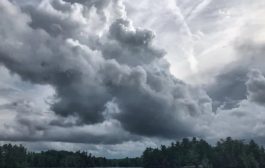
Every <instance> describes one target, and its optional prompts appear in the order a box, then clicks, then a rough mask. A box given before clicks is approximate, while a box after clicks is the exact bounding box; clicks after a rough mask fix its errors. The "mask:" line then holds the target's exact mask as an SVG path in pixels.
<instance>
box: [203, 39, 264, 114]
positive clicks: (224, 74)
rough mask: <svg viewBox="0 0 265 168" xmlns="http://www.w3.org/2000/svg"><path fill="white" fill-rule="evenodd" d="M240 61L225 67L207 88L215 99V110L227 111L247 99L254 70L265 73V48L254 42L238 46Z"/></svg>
mask: <svg viewBox="0 0 265 168" xmlns="http://www.w3.org/2000/svg"><path fill="white" fill-rule="evenodd" d="M236 51H237V55H238V59H237V60H236V61H234V62H232V63H230V64H228V65H226V66H225V67H224V70H222V71H221V72H220V73H219V74H218V75H217V76H216V77H215V82H214V83H213V84H210V85H208V86H207V87H206V90H207V92H208V94H209V96H210V97H211V98H212V99H213V102H214V104H213V106H214V109H216V108H218V107H220V106H222V108H225V109H231V108H233V107H236V106H237V105H238V103H239V102H240V101H242V100H245V99H246V98H247V94H248V92H247V91H248V88H247V85H246V82H247V81H248V80H249V79H248V73H249V71H251V70H252V69H258V70H259V71H261V72H265V69H264V66H263V65H262V64H263V59H264V51H265V47H264V45H263V44H258V43H255V42H252V41H244V42H242V43H240V44H237V46H236Z"/></svg>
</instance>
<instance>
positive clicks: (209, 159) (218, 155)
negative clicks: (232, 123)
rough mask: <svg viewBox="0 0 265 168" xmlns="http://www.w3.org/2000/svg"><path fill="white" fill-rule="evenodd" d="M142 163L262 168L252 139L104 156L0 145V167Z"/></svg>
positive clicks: (159, 167)
mask: <svg viewBox="0 0 265 168" xmlns="http://www.w3.org/2000/svg"><path fill="white" fill-rule="evenodd" d="M110 166H111V167H145V168H182V167H194V168H264V167H265V151H264V148H263V146H259V145H258V144H257V143H255V142H254V141H253V140H251V141H248V142H246V141H244V140H234V139H232V138H230V137H228V138H226V139H225V140H223V139H221V140H220V141H218V142H217V143H216V145H214V146H212V145H210V144H208V143H207V142H206V141H205V140H202V139H196V138H192V139H189V138H184V139H183V140H181V141H176V142H174V143H172V144H171V145H169V146H165V145H161V147H160V148H146V149H145V151H144V152H143V154H142V156H141V157H138V158H123V159H107V158H104V157H95V156H93V155H92V154H90V153H87V152H82V151H76V152H70V151H55V150H48V151H42V152H38V153H37V152H29V151H27V149H26V148H25V147H24V146H22V145H11V144H5V145H2V146H0V167H1V168H28V167H35V168H36V167H47V168H48V167H76V168H79V167H80V168H81V167H110Z"/></svg>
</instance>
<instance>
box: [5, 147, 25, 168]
mask: <svg viewBox="0 0 265 168" xmlns="http://www.w3.org/2000/svg"><path fill="white" fill-rule="evenodd" d="M26 159H27V152H26V149H25V148H24V147H23V146H17V145H14V146H12V145H10V144H9V145H3V146H0V167H1V168H24V167H26V164H27V162H26Z"/></svg>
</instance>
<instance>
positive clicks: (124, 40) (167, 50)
mask: <svg viewBox="0 0 265 168" xmlns="http://www.w3.org/2000/svg"><path fill="white" fill-rule="evenodd" d="M264 8H265V2H263V1H261V0H252V1H249V0H185V1H184V0H163V1H161V0H144V1H143V0H133V1H131V0H27V1H26V0H1V1H0V38H1V41H0V76H1V78H0V144H4V143H15V144H16V143H17V144H23V145H25V146H26V147H27V148H28V149H29V150H31V151H41V150H48V149H56V150H69V151H76V150H82V151H87V152H91V153H92V154H94V155H96V156H105V157H108V158H122V157H126V156H129V157H136V156H140V155H141V153H142V152H143V150H144V149H145V148H146V147H157V146H159V145H161V144H169V143H170V142H172V141H174V140H178V139H181V138H184V137H198V138H203V139H206V140H207V141H208V142H210V143H215V142H216V141H217V140H218V139H220V138H226V137H228V136H230V137H233V138H237V139H247V140H249V139H254V140H256V141H257V142H258V143H260V144H263V143H264V139H265V131H264V130H265V68H264V67H265V66H264V64H265V63H264V60H265V56H264V53H265V19H264V17H263V16H264V15H265V11H264Z"/></svg>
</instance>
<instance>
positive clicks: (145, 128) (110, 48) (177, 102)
mask: <svg viewBox="0 0 265 168" xmlns="http://www.w3.org/2000/svg"><path fill="white" fill-rule="evenodd" d="M48 2H50V5H51V6H56V5H58V4H54V3H53V2H54V1H48ZM59 5H63V6H64V5H66V6H65V7H63V6H59V7H58V6H57V7H54V9H57V8H59V9H57V10H59V12H62V13H66V14H67V13H69V8H70V6H69V5H70V3H65V4H63V3H61V4H59ZM0 8H1V10H0V11H1V15H0V38H1V39H4V40H2V41H1V42H0V53H1V55H0V62H1V63H2V64H4V65H5V66H6V67H7V68H8V69H9V70H10V71H12V72H14V73H16V74H18V75H20V76H21V78H22V79H23V80H26V81H30V82H31V83H33V84H45V85H50V86H52V87H53V88H54V89H55V91H56V96H55V98H56V99H55V100H54V102H52V103H51V110H52V111H54V112H55V114H57V115H59V116H61V117H65V118H68V117H77V118H78V122H76V123H73V125H71V124H70V125H68V127H67V128H68V129H63V128H62V126H60V122H47V121H46V122H44V123H43V126H42V125H41V124H40V123H35V122H34V120H33V119H30V120H29V119H28V118H25V117H24V116H23V115H22V116H20V117H19V118H18V124H19V125H20V126H21V129H22V130H21V131H20V132H26V133H25V134H23V136H22V135H18V136H17V135H10V136H5V137H7V138H6V139H4V140H8V137H10V140H15V139H19V137H22V138H21V139H19V140H30V139H32V140H49V141H67V142H71V141H72V142H89V143H96V142H101V143H115V142H121V141H126V140H129V139H132V140H133V139H136V138H134V136H133V135H135V136H136V137H137V135H142V136H151V137H166V138H176V137H181V136H191V135H194V134H196V133H195V132H194V130H193V129H194V128H193V127H194V123H193V122H192V120H193V119H194V118H196V116H198V115H200V114H203V113H207V112H209V111H210V109H208V107H209V105H210V104H211V99H210V98H209V97H208V96H207V95H206V94H205V93H204V91H202V90H200V89H197V88H193V87H191V86H189V85H187V84H185V83H184V82H182V81H180V80H177V79H175V77H173V76H172V75H171V74H170V72H169V68H168V63H167V62H166V61H165V60H164V59H163V55H164V51H162V50H160V49H156V48H155V47H154V46H153V45H152V40H153V38H154V33H153V32H151V31H149V30H143V29H137V28H134V27H133V26H132V25H131V24H130V21H128V19H125V18H123V19H118V20H116V21H114V22H113V23H112V24H111V25H110V26H109V29H108V31H107V32H106V33H105V34H103V35H102V37H101V38H100V39H99V40H98V42H97V44H99V46H98V47H96V48H94V50H91V48H90V47H89V46H88V45H86V44H83V43H80V41H79V39H78V38H79V37H76V39H75V38H74V36H72V35H68V34H67V33H66V34H61V35H60V36H53V34H56V31H53V30H52V29H50V27H49V26H48V25H46V24H49V23H50V22H52V23H51V24H52V25H60V26H59V27H61V28H62V31H64V30H63V29H64V27H65V28H66V31H72V32H75V31H76V30H78V28H79V26H76V30H71V29H74V28H75V26H74V25H73V24H72V23H70V24H71V25H64V22H62V21H61V20H60V19H53V18H52V17H50V16H48V15H47V13H44V14H43V13H39V12H37V11H34V10H33V9H32V8H30V7H29V8H24V10H26V11H27V12H29V13H30V15H26V14H22V13H21V12H20V11H19V10H18V9H17V8H16V7H14V6H13V5H12V4H10V3H9V2H8V1H6V0H5V1H1V2H0ZM27 9H28V10H27ZM13 11H15V12H13ZM34 12H37V13H36V16H33V15H34ZM31 15H32V18H30V17H29V16H31ZM13 18H17V19H15V20H14V19H13ZM36 20H38V21H36ZM42 21H43V22H42ZM30 25H31V26H30ZM68 29H69V30H68ZM95 46H96V45H95ZM101 54H102V55H101ZM110 102H113V103H114V104H115V105H116V106H117V108H116V110H114V111H112V112H110V113H109V114H108V116H109V117H110V118H111V121H115V122H111V124H115V123H116V122H117V123H119V124H118V125H116V126H114V128H119V127H121V128H119V129H118V132H115V129H113V131H110V132H109V133H108V132H105V133H104V134H102V135H97V133H95V132H94V134H93V133H91V132H85V131H83V130H81V131H80V129H81V128H86V127H93V126H95V125H98V124H104V123H105V122H108V121H107V120H106V114H105V113H106V111H109V109H108V108H109V107H108V106H107V104H108V103H110ZM64 124H66V125H67V122H66V123H64V122H61V125H64ZM68 124H69V123H68ZM20 126H17V127H15V128H17V129H18V130H19V128H20ZM98 126H99V128H97V127H95V128H94V129H95V131H96V132H97V131H99V130H97V129H100V125H98ZM76 127H77V129H76ZM80 127H81V128H80ZM23 128H24V129H23ZM106 128H107V127H106ZM106 128H105V129H106ZM122 128H123V129H124V130H126V131H128V132H125V131H124V130H123V129H122ZM47 130H48V131H47ZM43 132H44V133H43ZM99 132H100V131H99ZM103 132H104V131H103ZM32 134H33V135H35V136H30V135H32ZM131 134H133V135H131ZM23 137H24V138H23ZM2 138H4V137H2Z"/></svg>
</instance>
